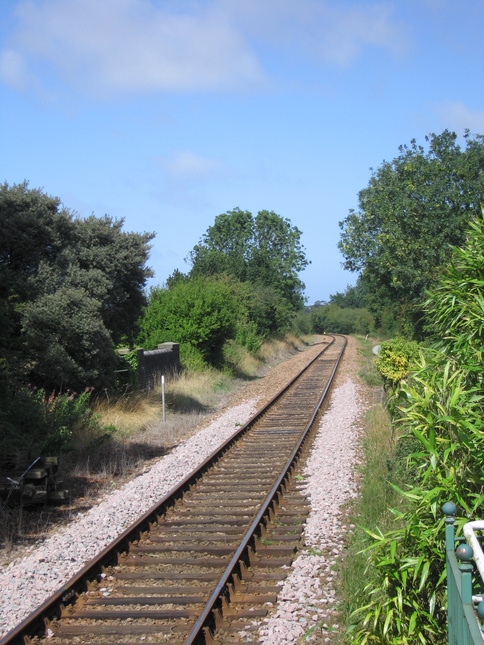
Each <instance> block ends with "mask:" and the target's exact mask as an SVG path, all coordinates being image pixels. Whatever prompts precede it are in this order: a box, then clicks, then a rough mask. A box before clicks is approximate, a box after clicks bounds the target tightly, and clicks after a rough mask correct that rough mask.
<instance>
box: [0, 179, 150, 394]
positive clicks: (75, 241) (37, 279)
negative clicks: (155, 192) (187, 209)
mask: <svg viewBox="0 0 484 645" xmlns="http://www.w3.org/2000/svg"><path fill="white" fill-rule="evenodd" d="M0 225H1V229H2V232H3V235H2V238H1V241H0V278H1V287H0V312H1V314H2V331H1V333H0V356H2V357H3V359H4V360H5V361H6V365H7V368H6V369H7V372H8V374H9V378H10V379H14V380H18V382H19V383H20V382H26V381H27V380H32V381H33V382H34V383H35V384H36V385H38V386H40V387H46V388H56V389H62V388H65V387H80V386H82V385H99V386H100V385H104V384H107V383H108V382H109V381H110V379H111V377H112V372H113V366H114V361H115V354H114V343H117V342H118V341H119V339H120V338H121V337H122V336H124V337H127V338H128V339H131V338H133V337H134V335H135V334H136V322H137V320H138V318H139V316H140V314H141V310H142V306H143V304H144V291H143V290H144V286H145V283H146V279H147V277H148V276H149V275H151V271H150V270H149V269H148V268H147V267H146V265H145V263H146V261H147V258H148V253H149V248H150V247H149V241H150V240H151V239H152V238H153V235H152V234H149V233H143V234H138V233H125V232H124V231H122V226H123V221H122V220H119V221H115V220H112V219H111V218H110V217H108V216H105V217H103V218H96V217H94V216H91V217H88V218H87V219H80V218H75V217H74V216H73V215H72V213H70V212H69V211H68V210H67V209H66V208H64V207H62V206H61V203H60V200H59V199H58V198H55V197H50V196H47V195H45V194H43V193H42V192H41V191H40V190H31V189H29V188H28V184H27V183H23V184H19V185H14V186H12V187H10V186H8V184H3V185H1V186H0ZM86 381H87V382H86Z"/></svg>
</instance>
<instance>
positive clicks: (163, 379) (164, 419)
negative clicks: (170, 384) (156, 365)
mask: <svg viewBox="0 0 484 645" xmlns="http://www.w3.org/2000/svg"><path fill="white" fill-rule="evenodd" d="M161 408H162V410H163V423H165V422H166V414H165V377H164V376H163V375H162V376H161Z"/></svg>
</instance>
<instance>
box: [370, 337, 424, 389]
mask: <svg viewBox="0 0 484 645" xmlns="http://www.w3.org/2000/svg"><path fill="white" fill-rule="evenodd" d="M418 352H419V347H418V343H417V342H415V341H408V340H405V339H404V338H402V337H401V336H396V337H395V338H393V339H392V340H387V341H385V342H383V343H382V344H381V346H380V352H379V354H378V356H377V358H376V359H375V367H376V369H377V370H378V371H379V372H380V374H381V375H382V377H383V380H384V383H385V387H387V388H388V387H390V388H393V387H395V385H396V384H397V383H399V382H400V381H401V380H402V379H403V378H405V377H406V376H407V375H408V373H409V371H410V370H411V369H412V367H414V366H415V364H416V360H417V357H418Z"/></svg>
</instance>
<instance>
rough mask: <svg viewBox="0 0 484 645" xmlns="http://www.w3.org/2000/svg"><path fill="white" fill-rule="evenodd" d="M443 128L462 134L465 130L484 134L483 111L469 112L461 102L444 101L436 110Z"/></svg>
mask: <svg viewBox="0 0 484 645" xmlns="http://www.w3.org/2000/svg"><path fill="white" fill-rule="evenodd" d="M437 112H438V114H439V116H440V118H441V119H442V121H443V123H444V125H445V127H447V128H449V129H451V130H454V131H455V132H456V133H457V134H463V132H464V130H465V129H469V130H470V131H471V132H472V133H474V134H477V133H482V132H484V110H470V109H469V108H468V107H467V106H466V105H465V104H464V102H463V101H446V102H444V103H442V104H441V105H440V106H438V108H437Z"/></svg>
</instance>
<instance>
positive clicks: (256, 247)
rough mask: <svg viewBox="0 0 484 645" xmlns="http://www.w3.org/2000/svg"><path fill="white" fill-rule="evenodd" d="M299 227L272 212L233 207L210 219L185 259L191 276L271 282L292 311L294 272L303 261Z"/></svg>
mask: <svg viewBox="0 0 484 645" xmlns="http://www.w3.org/2000/svg"><path fill="white" fill-rule="evenodd" d="M301 235H302V233H301V231H300V230H299V229H298V228H297V227H295V226H292V224H291V222H290V220H288V219H285V218H283V217H281V216H280V215H277V214H276V213H274V212H273V211H266V210H263V211H259V213H258V214H257V216H256V217H254V216H253V215H252V213H250V212H249V211H242V210H240V209H239V208H235V209H234V210H232V211H227V212H226V213H223V214H221V215H219V216H217V217H216V218H215V222H214V224H213V226H210V227H209V228H208V229H207V232H206V233H205V234H204V235H203V236H202V238H201V240H200V241H199V243H198V244H197V245H195V247H194V248H193V250H192V251H191V253H190V254H189V256H188V258H189V260H190V262H191V264H192V269H191V272H190V273H191V275H193V276H196V275H212V276H213V275H221V274H223V273H225V274H227V275H233V276H234V277H236V278H237V279H238V280H240V281H241V282H246V281H249V282H251V283H253V284H257V285H261V286H266V287H272V288H273V289H274V290H275V291H276V292H277V293H278V294H279V295H280V296H281V297H282V298H283V299H284V301H285V302H286V303H287V306H288V307H289V308H290V309H291V310H292V311H296V310H297V309H299V308H300V307H301V306H302V304H303V302H304V298H303V291H304V283H303V282H302V281H301V280H300V278H299V276H298V273H299V272H300V271H302V270H303V269H304V268H305V267H306V266H307V265H308V260H307V259H306V256H305V251H304V248H303V246H302V244H301Z"/></svg>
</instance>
